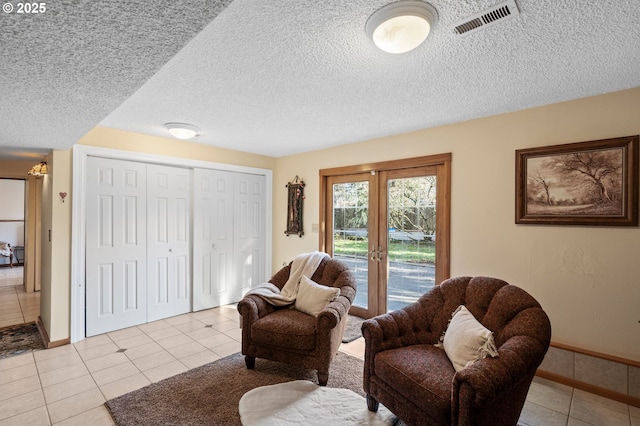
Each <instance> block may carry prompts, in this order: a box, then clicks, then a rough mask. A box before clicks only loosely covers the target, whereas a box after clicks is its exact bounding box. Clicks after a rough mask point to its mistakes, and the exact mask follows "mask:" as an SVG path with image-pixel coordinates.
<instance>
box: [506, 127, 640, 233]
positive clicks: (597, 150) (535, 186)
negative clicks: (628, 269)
mask: <svg viewBox="0 0 640 426" xmlns="http://www.w3.org/2000/svg"><path fill="white" fill-rule="evenodd" d="M516 223H521V224H527V223H529V224H547V225H593V226H637V225H638V135H636V136H627V137H622V138H614V139H604V140H597V141H589V142H578V143H571V144H566V145H556V146H545V147H539V148H530V149H519V150H517V151H516Z"/></svg>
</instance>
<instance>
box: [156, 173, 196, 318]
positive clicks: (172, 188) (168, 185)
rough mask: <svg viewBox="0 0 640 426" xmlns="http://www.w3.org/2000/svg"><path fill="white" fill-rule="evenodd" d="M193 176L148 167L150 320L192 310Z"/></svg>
mask: <svg viewBox="0 0 640 426" xmlns="http://www.w3.org/2000/svg"><path fill="white" fill-rule="evenodd" d="M191 174H192V172H191V170H188V169H181V168H177V167H169V166H158V165H152V164H149V165H148V166H147V262H148V280H147V284H148V285H147V295H148V321H155V320H158V319H162V318H167V317H171V316H174V315H179V314H183V313H187V312H190V311H191V279H190V276H191V271H190V268H189V263H190V250H191V238H190V231H189V230H190V226H191V224H190V207H191V196H190V194H191Z"/></svg>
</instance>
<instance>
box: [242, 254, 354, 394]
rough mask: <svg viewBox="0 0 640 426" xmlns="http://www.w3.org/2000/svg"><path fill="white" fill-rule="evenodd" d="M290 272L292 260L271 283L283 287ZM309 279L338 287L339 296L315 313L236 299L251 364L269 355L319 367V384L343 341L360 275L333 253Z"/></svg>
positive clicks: (248, 298)
mask: <svg viewBox="0 0 640 426" xmlns="http://www.w3.org/2000/svg"><path fill="white" fill-rule="evenodd" d="M290 270H291V263H289V264H288V265H287V266H285V267H284V268H282V269H281V270H280V271H278V272H277V273H276V274H275V275H274V276H273V277H272V278H271V279H270V280H269V282H270V283H273V284H275V285H276V286H277V287H278V288H280V289H282V287H283V286H284V284H285V283H286V282H287V279H288V278H289V271H290ZM310 278H311V280H313V281H315V282H316V283H318V284H322V285H326V286H330V287H339V288H340V294H339V295H338V297H336V298H335V300H333V301H332V302H330V303H329V305H328V306H327V307H326V308H324V310H323V311H322V312H320V314H319V315H318V316H317V317H313V316H311V315H307V314H305V313H303V312H300V311H297V310H295V309H293V308H289V307H278V306H273V305H270V304H269V303H267V302H266V301H265V300H264V299H262V298H261V297H259V296H257V295H247V296H245V297H244V298H243V299H242V300H241V301H240V302H239V303H238V312H240V315H241V316H242V354H243V355H244V356H245V363H246V365H247V368H249V369H252V368H254V367H255V360H256V358H265V359H270V360H272V361H279V362H284V363H288V364H293V365H298V366H301V367H304V368H309V369H314V370H317V372H318V383H319V384H320V385H322V386H324V385H326V384H327V380H328V378H329V365H330V364H331V361H332V360H333V358H334V356H335V355H336V353H337V352H338V348H339V347H340V343H341V342H342V335H343V334H344V328H345V325H346V323H347V318H348V315H347V313H348V312H349V308H350V307H351V303H352V302H353V299H354V298H355V295H356V279H355V275H354V274H353V272H352V271H350V270H349V269H348V268H347V266H346V265H345V264H344V263H342V262H340V261H339V260H337V259H332V258H330V257H325V258H324V259H323V260H322V261H321V262H320V265H319V266H318V268H317V269H316V271H315V273H314V274H313V275H312V276H311V277H310Z"/></svg>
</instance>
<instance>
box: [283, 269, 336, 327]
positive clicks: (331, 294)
mask: <svg viewBox="0 0 640 426" xmlns="http://www.w3.org/2000/svg"><path fill="white" fill-rule="evenodd" d="M338 294H340V289H339V288H335V287H327V286H326V285H321V284H318V283H316V282H313V281H311V280H310V279H309V278H308V277H307V276H305V275H303V276H302V278H301V279H300V287H298V295H297V296H296V303H295V305H294V306H293V307H294V308H295V309H297V310H299V311H302V312H304V313H305V314H309V315H313V316H314V317H317V316H318V314H319V313H320V312H322V310H323V309H324V308H325V307H326V306H327V305H328V304H329V302H331V301H332V300H333V299H335V298H336V297H337V296H338Z"/></svg>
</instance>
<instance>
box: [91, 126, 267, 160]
mask: <svg viewBox="0 0 640 426" xmlns="http://www.w3.org/2000/svg"><path fill="white" fill-rule="evenodd" d="M79 143H80V144H82V145H89V146H99V147H103V148H111V149H121V150H125V151H136V152H144V153H148V154H156V155H165V156H169V157H180V158H188V159H193V160H200V161H210V162H214V163H225V164H235V165H240V166H246V167H256V168H261V169H268V170H273V168H274V166H275V159H274V158H273V157H267V156H264V155H256V154H249V153H246V152H241V151H234V150H231V149H224V148H215V147H212V146H208V145H202V144H198V143H194V142H187V141H177V140H176V139H168V138H160V137H157V136H150V135H143V134H140V133H132V132H126V131H123V130H116V129H111V128H107V127H96V128H94V129H93V130H91V131H90V132H89V133H87V134H86V135H85V137H84V138H82V139H81V140H80V142H79Z"/></svg>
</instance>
